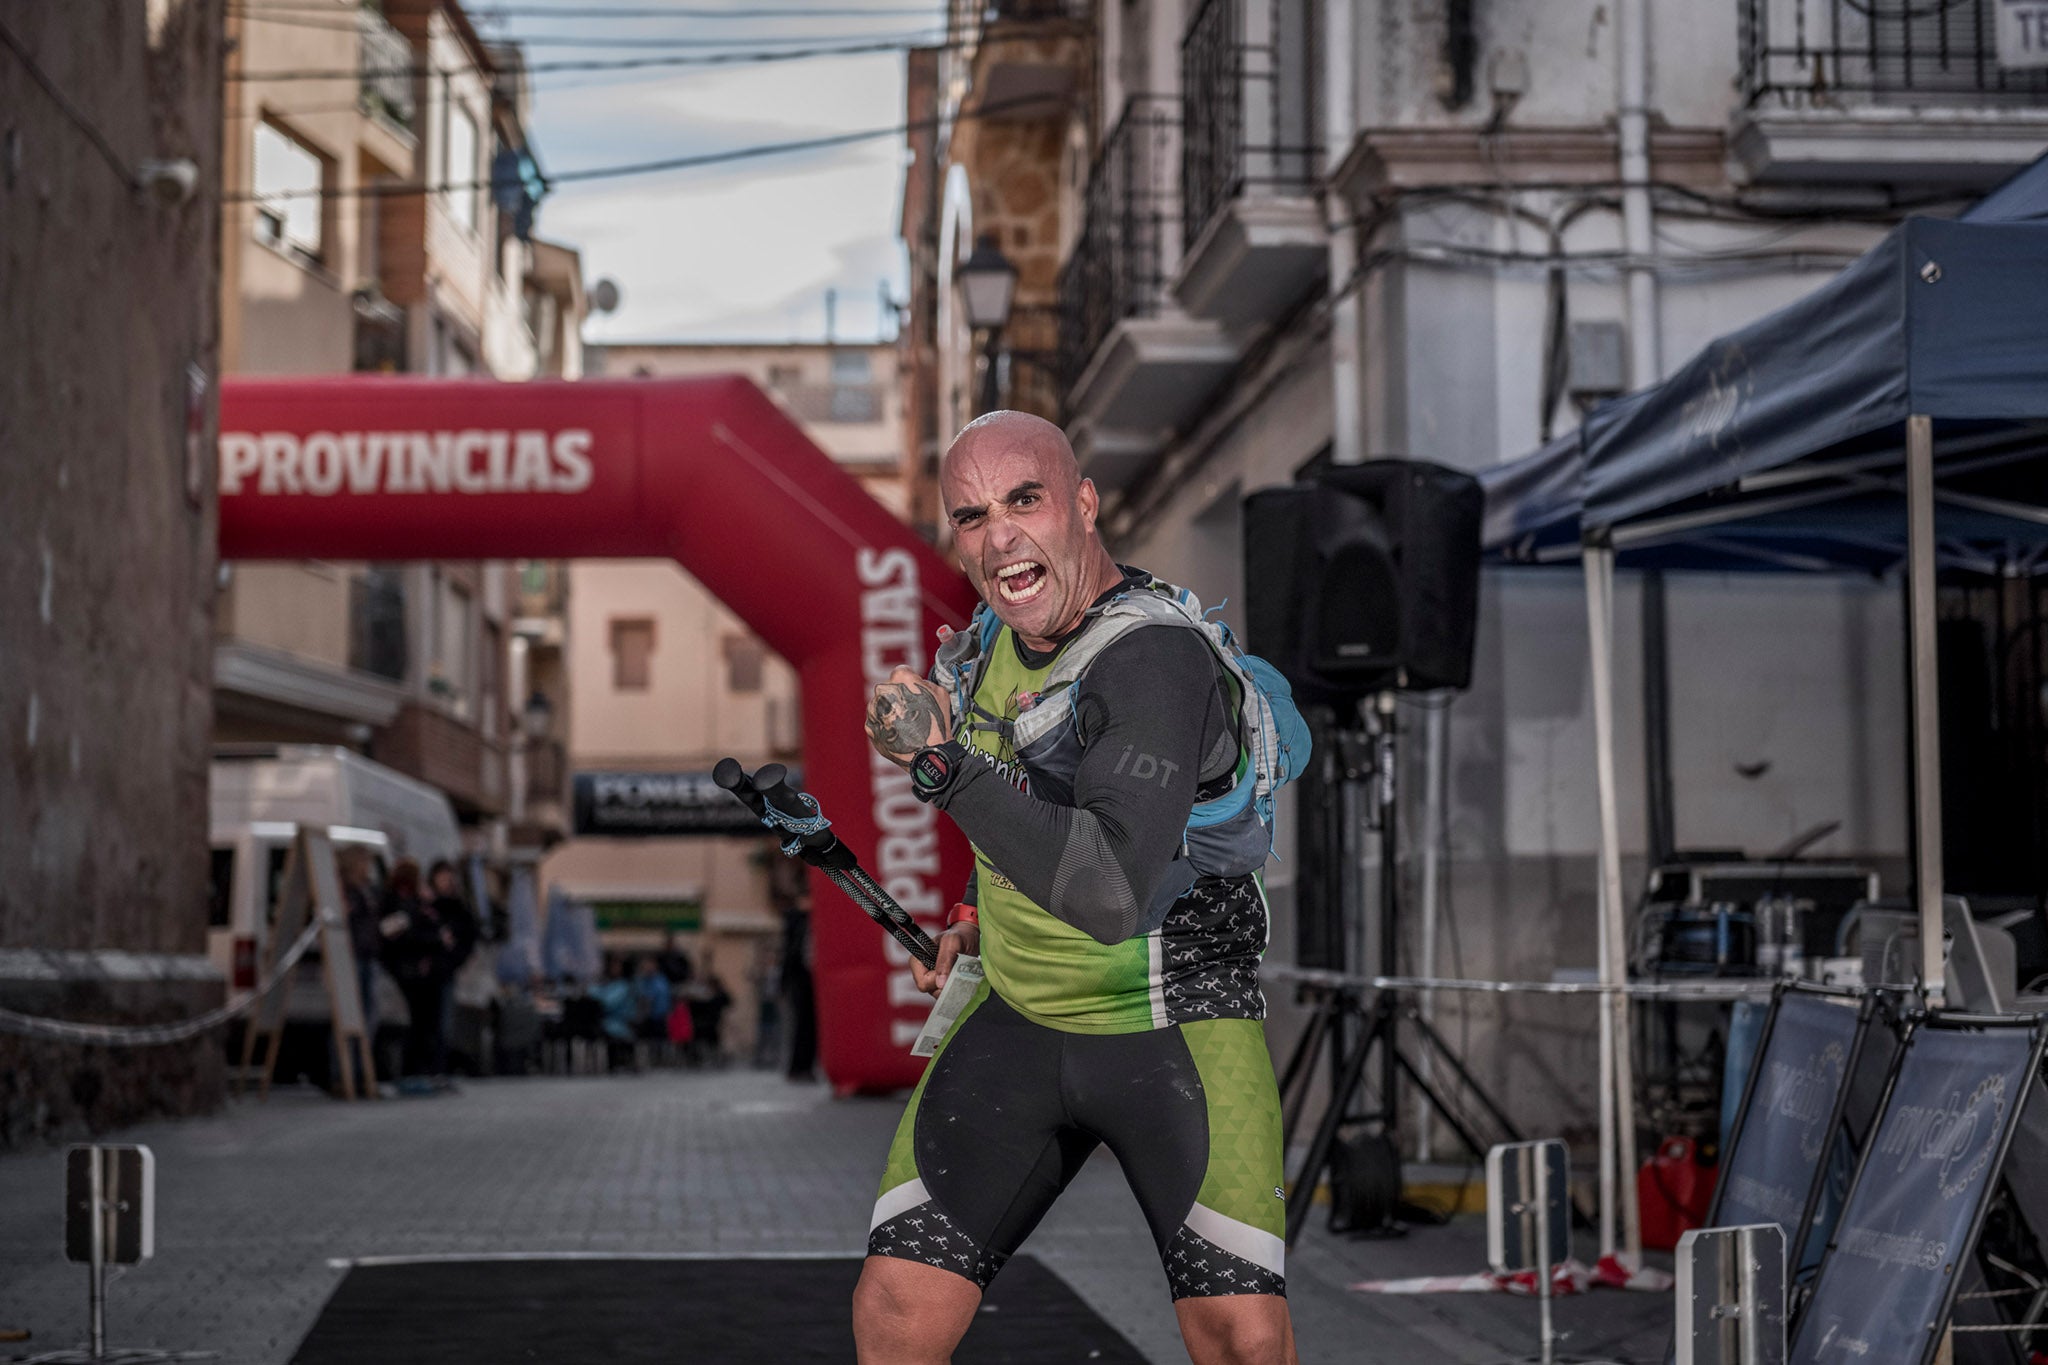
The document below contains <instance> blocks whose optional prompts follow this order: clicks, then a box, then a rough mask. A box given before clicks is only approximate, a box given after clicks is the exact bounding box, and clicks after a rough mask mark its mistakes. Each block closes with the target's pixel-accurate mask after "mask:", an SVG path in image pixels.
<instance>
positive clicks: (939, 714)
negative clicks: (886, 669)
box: [868, 683, 946, 763]
mask: <svg viewBox="0 0 2048 1365" xmlns="http://www.w3.org/2000/svg"><path fill="white" fill-rule="evenodd" d="M868 738H869V739H871V740H873V741H874V745H875V748H877V749H879V750H880V751H881V752H882V753H883V754H884V755H886V756H887V757H889V758H892V759H894V760H895V761H897V762H899V763H908V762H909V761H910V758H911V756H912V755H913V754H915V753H916V752H917V751H918V750H919V749H922V748H924V747H925V746H926V745H928V744H942V743H944V742H945V740H946V717H945V713H944V712H943V711H942V710H941V709H940V707H939V702H938V699H937V698H936V697H934V696H933V695H932V694H931V693H930V692H927V691H926V690H924V689H923V688H921V687H912V686H910V685H909V684H907V683H883V684H882V685H881V686H880V687H877V688H876V689H875V699H874V701H872V702H871V703H869V705H868Z"/></svg>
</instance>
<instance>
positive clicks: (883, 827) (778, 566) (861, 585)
mask: <svg viewBox="0 0 2048 1365" xmlns="http://www.w3.org/2000/svg"><path fill="white" fill-rule="evenodd" d="M220 406H221V421H220V426H221V437H220V552H221V556H222V557H223V558H226V559H286V558H289V559H302V558H320V559H428V558H431V559H520V558H532V559H573V558H598V557H613V558H616V557H629V556H630V557H639V556H657V555H667V556H671V557H673V558H674V559H675V560H676V562H677V563H679V564H681V565H682V566H683V567H684V568H685V569H687V570H688V571H689V572H690V573H691V574H693V575H695V577H696V578H697V579H698V580H699V581H701V582H702V583H703V584H704V585H705V587H707V588H709V589H710V590H711V591H712V592H713V593H715V594H716V595H717V596H718V597H719V598H720V599H721V600H722V601H724V602H725V603H726V604H727V605H728V606H730V607H731V608H732V609H733V611H735V612H736V613H738V614H739V615H740V616H741V617H743V618H745V620H746V622H747V624H748V625H749V626H751V627H752V628H753V629H754V630H755V631H756V632H757V633H758V634H759V635H760V636H761V638H762V639H763V640H765V641H766V642H767V643H768V645H769V646H770V647H771V648H773V649H774V650H775V651H776V652H777V653H779V654H781V655H782V656H783V658H785V659H787V660H789V662H790V664H791V665H792V666H794V667H795V669H796V670H797V672H798V674H799V676H800V678H801V685H802V703H803V718H804V719H803V732H804V773H805V781H806V785H807V786H808V787H809V789H810V790H811V791H812V792H814V793H815V794H816V795H817V797H818V799H819V801H820V802H821V803H822V805H823V807H824V809H825V811H826V812H827V813H828V814H829V815H830V816H831V817H832V819H833V821H834V823H835V825H836V827H837V829H838V832H839V833H840V834H841V835H842V836H843V837H844V838H845V839H846V841H847V843H848V844H849V845H851V846H852V847H853V848H855V849H856V850H858V851H859V853H860V855H861V858H862V860H863V861H864V862H865V863H866V864H867V865H868V867H869V869H870V870H871V871H872V872H874V873H875V874H876V876H877V877H878V878H880V879H881V880H882V882H883V883H884V884H885V885H886V886H887V887H888V889H889V892H890V894H892V895H894V896H895V897H896V899H897V900H899V901H901V902H902V903H903V905H904V906H905V908H907V909H909V910H910V911H911V912H912V913H913V914H915V915H917V916H918V917H919V918H920V919H921V920H923V921H924V922H925V924H926V925H927V927H928V928H931V929H932V930H934V931H936V929H937V927H938V925H939V923H940V922H941V920H942V919H943V917H944V914H945V909H946V907H947V906H949V905H950V904H951V903H952V901H953V899H954V898H955V896H956V895H957V894H958V892H959V890H960V889H961V888H962V887H963V886H965V885H966V881H967V875H968V872H969V868H970V863H969V854H968V849H967V845H966V842H965V840H963V839H962V838H961V837H960V836H959V834H958V833H957V832H956V831H955V830H953V828H952V826H951V825H950V824H949V823H946V822H942V821H937V820H935V819H934V814H933V812H932V811H931V809H930V808H929V807H926V806H924V805H923V804H921V803H920V802H918V801H917V800H916V799H915V798H914V797H913V796H912V795H911V792H910V784H909V781H908V780H907V778H906V777H905V776H904V775H903V773H901V772H900V771H899V770H898V769H896V768H895V767H893V766H891V765H890V764H888V763H885V762H883V761H882V760H880V759H878V758H875V757H874V756H873V755H872V753H871V752H870V750H869V749H868V746H867V739H866V734H865V732H864V730H863V727H862V723H861V722H862V715H863V711H864V708H865V705H866V698H867V693H868V688H869V685H870V684H871V682H872V681H874V680H877V679H880V678H883V677H886V676H887V675H888V672H889V670H890V669H891V668H892V667H894V666H896V665H897V664H908V665H909V666H911V667H913V668H916V669H918V670H919V671H922V670H923V669H924V668H925V667H926V666H927V664H928V662H929V647H930V644H931V641H932V638H933V634H934V632H935V631H936V630H937V628H938V627H939V626H940V625H941V624H944V625H950V626H953V627H955V628H958V627H960V626H962V625H964V624H965V623H966V620H967V616H968V614H969V612H970V610H971V609H972V607H973V605H974V600H975V599H974V593H973V590H972V589H971V588H970V587H969V586H968V584H967V582H966V580H965V579H964V578H962V577H961V575H960V574H959V572H958V571H957V570H955V569H954V568H953V567H952V566H950V565H948V564H946V563H945V562H944V561H942V560H941V559H940V558H939V557H938V556H937V555H936V554H934V553H933V552H932V550H931V549H930V548H929V547H928V546H926V545H925V544H924V543H923V542H922V541H920V540H919V539H918V538H917V537H916V536H914V535H912V534H911V533H910V531H909V530H908V529H907V528H905V527H904V526H903V525H902V523H900V522H899V521H897V520H896V518H895V517H893V516H891V515H890V514H889V512H888V511H887V510H886V509H884V508H883V507H881V506H880V505H879V504H877V503H876V502H875V501H874V500H873V499H872V498H870V497H869V496H868V495H867V494H866V492H864V491H863V490H862V489H861V487H860V485H859V484H858V483H856V482H855V480H854V479H853V477H852V476H851V475H849V474H847V473H846V471H844V470H843V469H841V468H840V467H839V466H838V465H836V464H835V463H833V461H832V460H831V458H830V457H829V456H827V455H826V454H825V453H824V452H823V451H821V450H819V449H818V448H817V446H816V445H814V444H812V442H811V440H810V438H809V437H807V436H805V435H804V433H803V431H802V429H801V428H799V427H798V426H797V425H796V424H795V423H794V422H792V421H791V420H790V419H789V418H788V417H786V416H784V415H783V413H782V411H781V409H779V408H777V407H776V406H775V404H774V403H772V402H770V401H769V400H768V398H767V397H766V396H765V395H763V394H762V393H761V391H760V390H759V389H757V388H755V387H754V386H753V384H752V383H750V382H749V381H747V380H745V379H741V378H709V379H678V380H649V379H640V380H588V381H580V382H575V383H551V382H535V383H529V384H498V383H493V382H490V381H480V380H453V381H451V380H419V379H409V378H391V379H384V378H368V377H362V376H347V377H336V378H316V379H248V378H243V379H233V380H227V381H224V382H223V383H222V385H221V405H220ZM811 889H812V900H813V903H814V904H815V905H816V906H817V907H818V909H819V913H817V914H816V915H814V916H813V917H812V934H813V941H814V947H815V954H816V976H817V992H818V1017H819V1044H820V1051H821V1056H822V1058H823V1060H824V1063H825V1071H826V1075H827V1076H828V1077H829V1078H830V1079H831V1081H832V1083H833V1085H834V1086H835V1087H837V1088H838V1089H840V1090H842V1091H846V1090H878V1089H892V1088H895V1087H899V1086H903V1085H907V1084H910V1083H912V1082H914V1081H915V1080H916V1078H917V1075H918V1072H919V1070H920V1069H921V1066H922V1063H920V1062H918V1061H917V1060H916V1059H914V1058H912V1057H911V1056H910V1055H909V1053H908V1052H907V1050H906V1049H907V1046H908V1044H909V1042H910V1040H911V1039H912V1038H913V1037H915V1036H916V1032H917V1028H918V1025H919V1023H920V1022H921V1021H922V1019H923V1017H924V1014H925V1007H926V1006H927V1005H928V1004H929V1003H930V1002H929V1001H927V1000H926V999H925V998H924V997H923V996H921V995H918V994H917V993H916V992H915V990H914V989H913V988H912V987H911V982H910V973H909V971H908V969H907V966H906V963H907V961H908V959H907V958H906V957H905V955H904V954H903V952H902V950H901V949H899V948H897V946H896V945H895V943H894V942H893V941H891V940H890V939H888V938H887V936H885V935H884V934H882V933H881V932H880V931H879V930H878V929H876V928H875V926H874V925H873V924H872V923H870V922H869V921H868V919H867V918H866V917H865V916H863V915H861V914H860V913H859V912H858V911H856V910H855V909H854V908H853V907H852V906H851V905H846V904H842V903H841V901H842V900H843V897H842V896H841V894H840V893H839V892H838V891H837V890H835V889H834V888H833V887H832V886H831V884H830V883H828V882H826V881H825V880H824V879H823V878H822V877H819V876H817V874H815V873H814V874H813V879H812V888H811Z"/></svg>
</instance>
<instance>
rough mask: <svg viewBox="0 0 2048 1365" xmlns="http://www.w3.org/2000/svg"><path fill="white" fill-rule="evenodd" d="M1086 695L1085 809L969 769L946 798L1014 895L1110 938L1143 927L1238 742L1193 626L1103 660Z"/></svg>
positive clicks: (1129, 642) (1085, 682)
mask: <svg viewBox="0 0 2048 1365" xmlns="http://www.w3.org/2000/svg"><path fill="white" fill-rule="evenodd" d="M1081 689H1082V690H1081V695H1080V697H1079V698H1078V700H1077V701H1076V711H1077V718H1078V721H1079V725H1080V734H1081V742H1082V746H1083V747H1082V756H1081V763H1080V767H1079V770H1078V771H1077V772H1076V774H1075V780H1074V804H1073V805H1072V806H1063V805H1057V804H1055V803H1053V802H1050V801H1045V800H1040V799H1038V798H1036V797H1034V796H1031V795H1029V794H1027V793H1025V792H1021V791H1019V790H1017V789H1016V788H1015V787H1013V786H1011V785H1010V784H1009V783H1008V782H1007V781H1005V780H1004V779H1003V777H1002V775H1001V774H1000V773H998V772H996V771H995V770H994V769H993V768H991V767H989V766H988V765H986V764H983V763H978V762H974V761H971V760H970V761H968V762H967V763H965V764H964V765H963V766H962V770H961V773H960V775H959V777H958V778H957V779H956V780H955V781H954V782H953V784H952V786H951V787H950V788H949V789H948V790H947V791H946V792H945V793H943V794H942V795H941V796H940V797H939V799H938V801H937V802H936V804H937V805H939V806H940V807H941V808H942V809H944V810H945V811H946V813H947V814H949V815H951V816H952V817H953V820H954V822H955V823H957V824H958V825H959V826H960V828H961V829H962V830H963V831H964V832H965V833H966V834H967V837H968V838H970V839H972V840H973V841H974V843H975V845H976V846H977V847H978V848H980V849H981V851H982V852H983V853H984V854H985V855H987V857H988V859H989V861H990V862H991V863H993V864H994V865H995V866H996V867H997V868H998V869H1000V870H1001V871H1002V873H1003V875H1004V876H1005V877H1008V878H1009V879H1010V880H1011V881H1012V882H1013V883H1015V885H1016V887H1017V889H1018V890H1019V891H1021V892H1023V893H1024V894H1025V895H1027V896H1029V897H1030V898H1031V899H1032V900H1033V901H1035V902H1036V903H1037V904H1039V905H1040V906H1043V907H1044V908H1045V909H1046V911H1047V912H1048V913H1050V914H1052V915H1053V916H1055V917H1056V918H1058V919H1061V920H1063V921H1065V922H1066V923H1068V924H1071V925H1073V926H1074V927H1075V928H1077V929H1079V930H1081V931H1082V932H1083V933H1086V934H1088V935H1089V936H1090V937H1091V938H1094V939H1095V940H1097V941H1098V942H1101V943H1121V942H1123V941H1124V940H1125V939H1127V938H1129V937H1131V935H1132V934H1134V933H1135V932H1137V929H1138V927H1139V925H1140V924H1141V923H1142V922H1143V918H1144V915H1145V911H1146V909H1147V908H1148V907H1149V906H1150V905H1151V903H1152V900H1153V897H1154V895H1155V894H1157V893H1158V892H1159V890H1160V886H1161V881H1162V879H1163V878H1164V877H1165V875H1166V873H1167V870H1168V867H1169V865H1170V864H1171V863H1172V861H1173V858H1174V855H1175V853H1176V852H1177V851H1178V850H1179V848H1180V844H1181V838H1182V832H1183V831H1184V830H1185V829H1186V827H1187V822H1188V813H1189V811H1190V810H1192V809H1193V807H1194V802H1195V791H1196V788H1197V786H1198V785H1199V784H1200V781H1201V779H1202V778H1203V777H1204V776H1205V775H1206V770H1208V769H1211V768H1215V767H1217V766H1218V765H1219V764H1220V763H1222V762H1225V761H1234V760H1235V756H1236V741H1235V739H1234V738H1233V737H1232V735H1231V733H1230V731H1231V726H1230V722H1229V717H1228V714H1227V712H1226V711H1225V710H1224V703H1223V701H1222V698H1221V697H1220V696H1219V694H1218V673H1217V666H1216V662H1215V658H1214V656H1213V655H1212V654H1211V653H1210V650H1209V647H1208V645H1207V644H1205V643H1204V642H1203V641H1202V640H1201V638H1200V637H1198V636H1197V635H1196V634H1195V633H1194V632H1193V631H1189V630H1179V629H1173V628H1170V627H1163V626H1154V627H1150V628H1145V629H1139V630H1134V631H1132V632H1130V633H1129V634H1128V635H1126V636H1124V637H1123V638H1122V639H1120V640H1118V641H1117V642H1116V643H1115V644H1113V645H1111V646H1110V647H1109V648H1107V649H1105V650H1104V651H1103V652H1102V655H1101V657H1100V658H1098V659H1096V661H1095V662H1094V664H1093V665H1091V666H1090V667H1089V669H1088V672H1087V674H1086V676H1084V677H1083V678H1082V680H1081Z"/></svg>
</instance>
